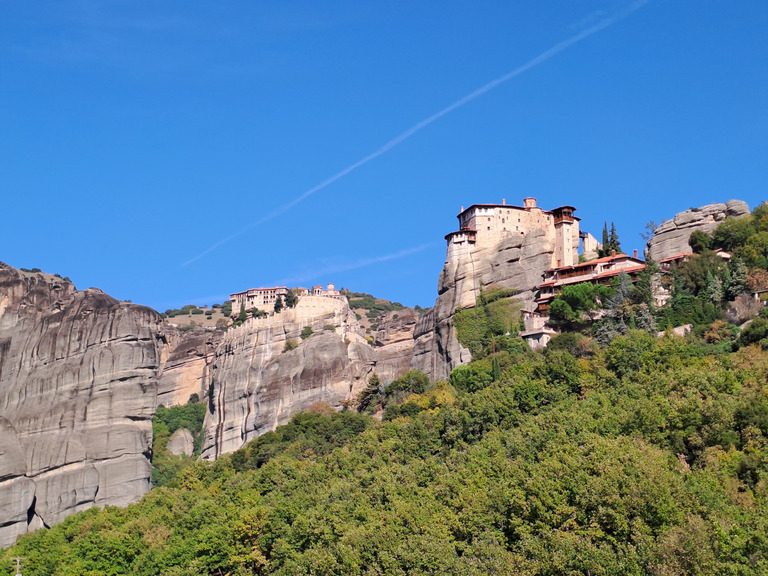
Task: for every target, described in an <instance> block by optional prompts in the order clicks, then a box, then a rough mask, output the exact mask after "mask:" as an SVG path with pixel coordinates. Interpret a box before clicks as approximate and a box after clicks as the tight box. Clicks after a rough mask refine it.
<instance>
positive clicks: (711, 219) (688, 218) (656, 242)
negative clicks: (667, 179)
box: [647, 200, 749, 262]
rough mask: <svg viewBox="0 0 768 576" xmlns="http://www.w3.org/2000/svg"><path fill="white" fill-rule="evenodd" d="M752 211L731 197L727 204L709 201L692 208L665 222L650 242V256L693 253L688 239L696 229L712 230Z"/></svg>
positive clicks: (663, 256) (659, 257) (657, 258)
mask: <svg viewBox="0 0 768 576" xmlns="http://www.w3.org/2000/svg"><path fill="white" fill-rule="evenodd" d="M747 214H749V206H748V205H747V203H746V202H743V201H741V200H729V201H728V202H727V203H725V204H707V205H706V206H702V207H701V208H691V209H690V210H686V211H684V212H680V213H679V214H676V215H675V217H674V218H672V219H671V220H667V221H665V222H664V223H663V224H662V225H661V226H659V227H658V228H657V229H656V230H655V231H654V233H653V237H652V238H651V239H650V240H649V241H648V252H647V254H648V256H649V257H651V258H653V259H654V260H656V261H657V262H658V261H660V260H664V259H665V258H669V257H671V256H674V255H676V254H680V253H681V252H690V251H691V246H690V244H688V240H689V238H690V237H691V234H692V233H693V232H694V231H696V230H701V231H702V232H707V233H710V232H712V231H713V230H714V229H715V228H717V225H718V224H719V223H720V222H722V221H723V220H725V219H726V218H741V217H742V216H746V215H747Z"/></svg>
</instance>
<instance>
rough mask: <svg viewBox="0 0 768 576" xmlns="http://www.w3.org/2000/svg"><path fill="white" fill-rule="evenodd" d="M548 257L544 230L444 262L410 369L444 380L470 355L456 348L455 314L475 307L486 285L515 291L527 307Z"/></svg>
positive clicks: (419, 326) (548, 244) (417, 333)
mask: <svg viewBox="0 0 768 576" xmlns="http://www.w3.org/2000/svg"><path fill="white" fill-rule="evenodd" d="M553 252H554V247H553V246H552V244H551V242H550V241H549V240H548V239H547V237H546V234H545V233H544V231H542V230H532V231H531V232H529V233H528V234H526V235H525V236H524V237H520V238H518V237H514V238H506V239H504V240H501V241H500V242H499V243H498V244H496V245H494V246H491V247H487V248H479V249H477V250H476V251H474V252H473V253H471V254H470V255H467V256H464V257H462V258H457V259H450V258H449V259H448V260H447V261H446V263H445V266H444V267H443V271H442V272H441V273H440V279H439V281H438V296H437V301H436V302H435V307H434V308H433V309H432V310H431V311H430V312H429V313H428V314H425V315H424V316H423V317H422V318H421V319H420V320H419V321H418V323H417V324H416V327H415V330H414V338H415V343H414V350H413V359H412V361H411V367H412V368H415V369H417V370H421V371H422V372H424V373H426V374H428V375H429V376H430V377H431V378H433V379H446V378H448V376H449V375H450V373H451V370H453V369H454V368H456V367H457V366H459V365H461V364H466V363H468V362H469V361H470V360H471V359H472V357H471V354H470V352H469V350H467V349H466V348H464V347H463V346H462V345H461V344H460V343H459V341H458V339H457V338H456V330H455V328H454V326H453V315H454V313H455V312H456V310H458V309H459V307H463V308H469V307H473V306H475V303H476V302H477V298H478V296H479V295H480V291H481V290H486V289H488V288H490V287H491V286H499V287H502V288H512V289H515V290H517V291H518V292H519V296H518V297H519V298H520V300H522V301H523V302H524V303H525V305H526V306H531V305H532V304H533V298H534V290H535V289H536V286H537V285H538V284H540V283H541V275H542V273H543V272H544V270H546V269H548V268H550V267H551V263H552V254H553Z"/></svg>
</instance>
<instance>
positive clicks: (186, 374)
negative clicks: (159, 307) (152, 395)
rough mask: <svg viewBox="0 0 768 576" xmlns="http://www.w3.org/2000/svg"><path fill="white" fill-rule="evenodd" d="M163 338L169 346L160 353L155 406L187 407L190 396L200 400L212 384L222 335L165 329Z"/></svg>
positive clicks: (218, 333)
mask: <svg viewBox="0 0 768 576" xmlns="http://www.w3.org/2000/svg"><path fill="white" fill-rule="evenodd" d="M164 336H165V339H166V341H167V342H168V345H167V346H166V347H164V348H163V350H162V360H163V363H162V368H161V371H160V377H159V381H158V391H157V401H158V404H162V405H163V406H166V407H170V406H176V405H179V404H186V403H187V402H189V398H190V396H192V394H197V396H198V398H203V397H204V396H205V394H206V393H207V392H208V386H209V385H210V383H211V377H212V374H211V372H212V363H213V357H214V352H215V351H216V347H217V346H218V345H219V343H220V342H221V340H222V337H223V332H220V331H216V332H206V331H205V330H204V329H203V328H202V327H200V328H195V329H194V330H188V331H185V332H182V331H180V330H177V329H175V328H166V329H165V332H164Z"/></svg>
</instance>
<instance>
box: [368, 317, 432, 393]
mask: <svg viewBox="0 0 768 576" xmlns="http://www.w3.org/2000/svg"><path fill="white" fill-rule="evenodd" d="M420 320H421V315H420V314H419V313H418V312H416V311H415V310H413V309H411V308H404V309H402V310H398V311H396V312H388V313H387V314H386V315H385V316H384V317H383V318H382V319H381V320H380V321H379V324H378V329H377V330H376V332H374V335H373V345H374V347H375V351H376V354H375V369H376V374H378V376H379V378H380V379H381V381H382V382H384V383H387V382H391V381H392V380H395V379H396V378H399V377H400V376H402V375H403V374H405V373H406V372H408V370H410V369H411V358H412V357H413V347H414V336H413V333H414V329H415V328H416V324H417V323H418V322H419V321H420Z"/></svg>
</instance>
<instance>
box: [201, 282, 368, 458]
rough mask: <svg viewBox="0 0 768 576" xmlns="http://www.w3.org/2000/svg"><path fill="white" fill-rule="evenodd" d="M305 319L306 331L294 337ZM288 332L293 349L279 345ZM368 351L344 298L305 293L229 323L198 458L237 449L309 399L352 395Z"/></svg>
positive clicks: (362, 379) (363, 377) (361, 382)
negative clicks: (289, 305)
mask: <svg viewBox="0 0 768 576" xmlns="http://www.w3.org/2000/svg"><path fill="white" fill-rule="evenodd" d="M307 326H309V327H310V328H312V330H313V334H312V335H311V336H310V337H309V338H307V339H305V340H302V339H301V337H300V335H301V332H302V330H303V329H304V328H305V327H307ZM331 326H333V330H330V329H326V328H330V327H331ZM288 340H291V341H292V343H294V344H296V345H297V346H296V348H295V349H293V350H286V341H288ZM374 357H375V351H374V349H373V348H372V347H371V346H370V345H369V344H368V343H367V342H366V341H365V339H364V338H362V336H360V335H359V334H358V327H357V320H356V319H355V316H354V314H353V313H352V312H351V311H350V310H349V307H348V305H347V303H346V300H337V299H333V298H327V297H323V296H305V297H303V298H302V299H301V300H300V301H299V304H298V305H297V306H296V308H293V309H286V310H283V311H282V312H281V313H280V314H277V315H275V316H271V317H267V318H252V319H249V320H247V321H246V322H245V323H244V324H243V325H242V326H239V327H238V328H234V329H232V330H229V331H228V332H227V333H226V335H225V336H224V340H223V342H222V343H221V345H220V346H219V347H218V348H217V350H216V353H215V357H214V364H213V367H214V369H213V377H212V380H211V384H210V390H209V395H208V402H209V413H208V414H207V415H206V419H205V424H204V426H205V441H204V444H203V454H202V455H203V458H206V459H210V460H213V459H216V458H217V457H218V456H219V455H220V454H223V453H226V452H232V451H234V450H237V449H238V448H240V447H242V446H243V445H244V444H245V443H246V442H248V441H249V440H251V439H253V438H255V437H257V436H259V435H260V434H263V433H265V432H267V431H269V430H274V429H275V428H276V427H277V426H278V425H280V424H285V423H287V422H288V420H289V419H290V417H291V416H292V415H293V414H295V413H296V412H300V411H302V410H306V409H307V408H309V406H311V405H312V404H314V403H315V402H327V403H328V404H330V405H331V406H334V407H340V406H341V404H342V402H344V401H345V400H348V401H352V400H354V398H355V397H356V396H357V394H358V393H359V391H360V390H361V389H362V388H363V387H364V386H365V384H366V382H367V377H368V375H369V374H370V373H371V372H372V371H373V369H374Z"/></svg>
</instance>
